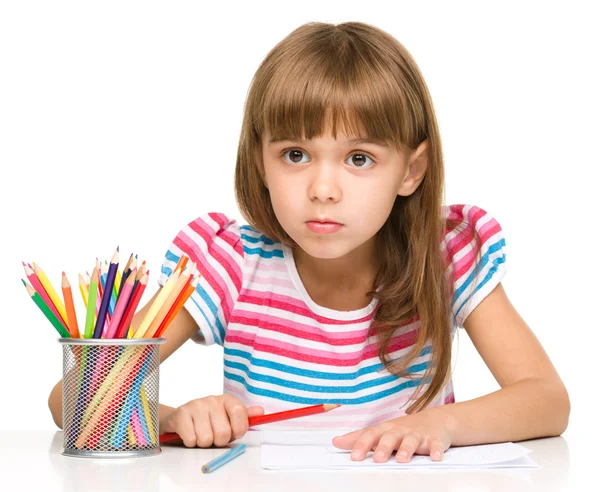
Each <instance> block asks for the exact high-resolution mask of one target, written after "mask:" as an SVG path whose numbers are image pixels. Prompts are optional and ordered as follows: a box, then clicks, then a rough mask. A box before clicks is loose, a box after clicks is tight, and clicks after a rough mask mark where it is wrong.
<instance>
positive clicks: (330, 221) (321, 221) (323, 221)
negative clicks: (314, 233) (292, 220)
mask: <svg viewBox="0 0 600 492" xmlns="http://www.w3.org/2000/svg"><path fill="white" fill-rule="evenodd" d="M307 222H316V223H318V224H338V225H342V223H341V222H337V221H336V220H333V219H328V218H317V219H310V220H307Z"/></svg>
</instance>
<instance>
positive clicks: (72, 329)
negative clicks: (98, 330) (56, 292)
mask: <svg viewBox="0 0 600 492" xmlns="http://www.w3.org/2000/svg"><path fill="white" fill-rule="evenodd" d="M62 291H63V299H64V300H65V308H66V310H67V321H68V324H69V326H68V327H67V328H68V330H69V333H70V334H71V336H72V337H73V338H79V337H80V335H79V327H78V326H77V316H76V315H75V305H74V304H73V293H72V292H71V284H70V283H69V279H68V278H67V275H66V274H65V272H62Z"/></svg>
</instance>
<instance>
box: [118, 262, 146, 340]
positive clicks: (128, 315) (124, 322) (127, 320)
mask: <svg viewBox="0 0 600 492" xmlns="http://www.w3.org/2000/svg"><path fill="white" fill-rule="evenodd" d="M147 283H148V272H146V273H144V276H143V277H142V279H141V280H140V282H139V283H138V286H137V287H136V288H135V292H134V293H133V295H132V297H131V300H130V301H129V304H128V305H127V309H125V314H124V315H123V317H122V318H121V322H120V323H119V327H118V328H117V331H116V333H115V338H127V331H128V330H129V325H131V320H132V319H133V315H134V314H135V310H136V309H137V306H138V304H139V303H140V299H141V298H142V294H143V293H144V290H145V289H146V285H147Z"/></svg>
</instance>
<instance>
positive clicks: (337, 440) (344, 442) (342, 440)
mask: <svg viewBox="0 0 600 492" xmlns="http://www.w3.org/2000/svg"><path fill="white" fill-rule="evenodd" d="M362 432H363V429H360V430H357V431H353V432H348V433H347V434H344V435H342V436H336V437H334V438H333V440H332V441H331V444H333V445H334V446H335V447H336V448H340V449H352V447H353V446H354V443H355V442H356V440H357V439H358V437H359V436H360V434H361V433H362Z"/></svg>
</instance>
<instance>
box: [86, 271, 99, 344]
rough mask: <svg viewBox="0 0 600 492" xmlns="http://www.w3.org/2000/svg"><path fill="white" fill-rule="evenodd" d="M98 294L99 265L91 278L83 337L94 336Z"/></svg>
mask: <svg viewBox="0 0 600 492" xmlns="http://www.w3.org/2000/svg"><path fill="white" fill-rule="evenodd" d="M97 294H98V267H97V266H96V267H94V271H93V272H92V278H90V293H89V295H88V305H87V312H86V316H85V331H84V333H83V338H92V337H93V336H94V326H95V323H94V316H95V314H96V297H97Z"/></svg>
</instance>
